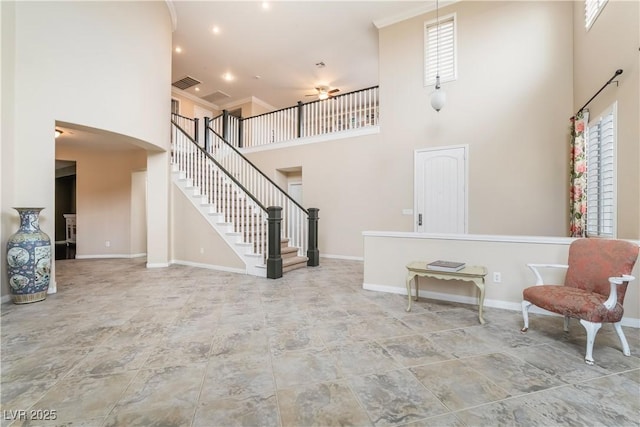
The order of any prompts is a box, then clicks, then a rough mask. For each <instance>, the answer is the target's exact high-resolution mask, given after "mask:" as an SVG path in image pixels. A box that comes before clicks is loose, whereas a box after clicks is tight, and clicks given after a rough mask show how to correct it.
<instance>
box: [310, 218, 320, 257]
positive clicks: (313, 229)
mask: <svg viewBox="0 0 640 427" xmlns="http://www.w3.org/2000/svg"><path fill="white" fill-rule="evenodd" d="M319 210H320V209H318V208H309V248H308V250H307V258H308V259H309V260H308V261H307V266H309V267H317V266H319V265H320V251H319V250H318V211H319Z"/></svg>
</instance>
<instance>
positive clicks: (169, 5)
mask: <svg viewBox="0 0 640 427" xmlns="http://www.w3.org/2000/svg"><path fill="white" fill-rule="evenodd" d="M164 4H166V5H167V9H169V16H170V17H171V32H174V31H175V30H176V29H177V28H178V14H177V13H176V7H175V6H174V5H173V1H172V0H164Z"/></svg>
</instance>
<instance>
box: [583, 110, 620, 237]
mask: <svg viewBox="0 0 640 427" xmlns="http://www.w3.org/2000/svg"><path fill="white" fill-rule="evenodd" d="M614 119H615V117H614V112H613V111H611V112H610V113H608V114H606V115H605V116H603V117H601V118H600V119H598V120H597V121H596V122H595V123H593V124H590V125H589V127H588V136H587V235H590V236H604V237H614V231H615V230H614V225H615V222H614V221H615V166H616V165H615V153H614V149H615V121H614Z"/></svg>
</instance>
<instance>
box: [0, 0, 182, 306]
mask: <svg viewBox="0 0 640 427" xmlns="http://www.w3.org/2000/svg"><path fill="white" fill-rule="evenodd" d="M0 7H1V9H2V106H3V112H2V172H1V175H2V202H1V203H2V207H1V208H2V211H1V212H2V230H1V231H2V237H1V239H0V240H1V241H2V242H1V244H2V246H4V245H5V244H6V239H7V237H8V236H9V235H10V234H11V233H13V232H14V231H15V230H16V229H17V225H18V219H17V215H16V214H15V212H14V211H13V210H12V209H11V207H12V206H25V205H26V206H42V207H44V208H45V209H44V210H43V211H42V216H41V222H40V223H41V226H42V229H43V230H44V231H45V232H46V233H48V234H49V235H52V236H53V235H54V224H55V218H54V213H55V210H54V188H55V186H54V182H55V171H54V158H55V143H54V138H53V130H54V126H55V123H56V122H65V123H71V124H77V125H82V126H87V127H91V128H94V129H102V130H108V131H111V132H114V133H118V134H121V135H126V136H128V137H131V138H133V139H134V140H135V141H136V142H137V143H138V144H139V145H140V146H142V147H145V148H146V149H148V150H152V151H158V152H160V151H162V150H164V149H166V148H168V147H169V144H170V141H169V135H170V132H169V121H168V120H166V118H167V117H169V112H170V102H169V99H170V89H169V88H170V80H171V78H170V76H171V72H170V71H171V20H170V17H169V12H168V9H167V7H166V5H165V4H164V2H15V3H13V2H7V1H3V2H1V6H0ZM5 49H6V50H5ZM5 108H6V111H5ZM151 156H152V154H150V157H151ZM154 158H158V159H159V160H160V161H158V162H150V163H149V164H148V165H147V169H148V172H149V183H150V185H154V186H155V187H154V188H156V189H160V190H162V188H163V182H164V187H165V188H164V192H163V193H160V192H153V193H151V192H150V194H152V196H151V198H150V201H149V206H150V209H149V210H148V212H149V216H148V225H149V226H150V230H153V233H150V235H152V236H153V238H154V239H155V240H154V241H153V244H149V245H148V246H149V250H150V252H151V253H150V256H151V257H152V258H153V259H154V260H156V262H157V263H161V262H162V261H164V262H165V263H166V262H167V260H168V235H169V227H168V211H169V209H168V202H167V201H168V188H167V187H166V186H167V183H168V157H167V156H166V154H159V155H158V156H155V157H154ZM149 165H150V166H151V167H149ZM80 202H81V201H80V200H78V203H80ZM158 207H160V208H161V209H158ZM127 214H128V213H127ZM124 221H125V223H128V221H129V218H127V219H125V220H124ZM163 252H164V253H163ZM158 260H161V261H158ZM1 261H2V265H3V266H4V263H5V254H4V251H2V260H1ZM52 283H55V264H54V266H53V272H52ZM7 293H8V287H7V283H6V276H5V274H2V294H3V295H6V294H7Z"/></svg>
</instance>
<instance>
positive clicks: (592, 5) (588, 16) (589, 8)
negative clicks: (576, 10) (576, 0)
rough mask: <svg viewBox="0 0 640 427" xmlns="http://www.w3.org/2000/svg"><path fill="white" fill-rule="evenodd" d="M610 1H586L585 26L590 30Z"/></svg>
mask: <svg viewBox="0 0 640 427" xmlns="http://www.w3.org/2000/svg"><path fill="white" fill-rule="evenodd" d="M607 1H608V0H585V2H584V26H585V28H586V29H587V30H588V29H589V28H591V26H592V25H593V23H594V22H596V19H597V18H598V16H599V15H600V12H602V9H604V6H605V5H606V4H607Z"/></svg>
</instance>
